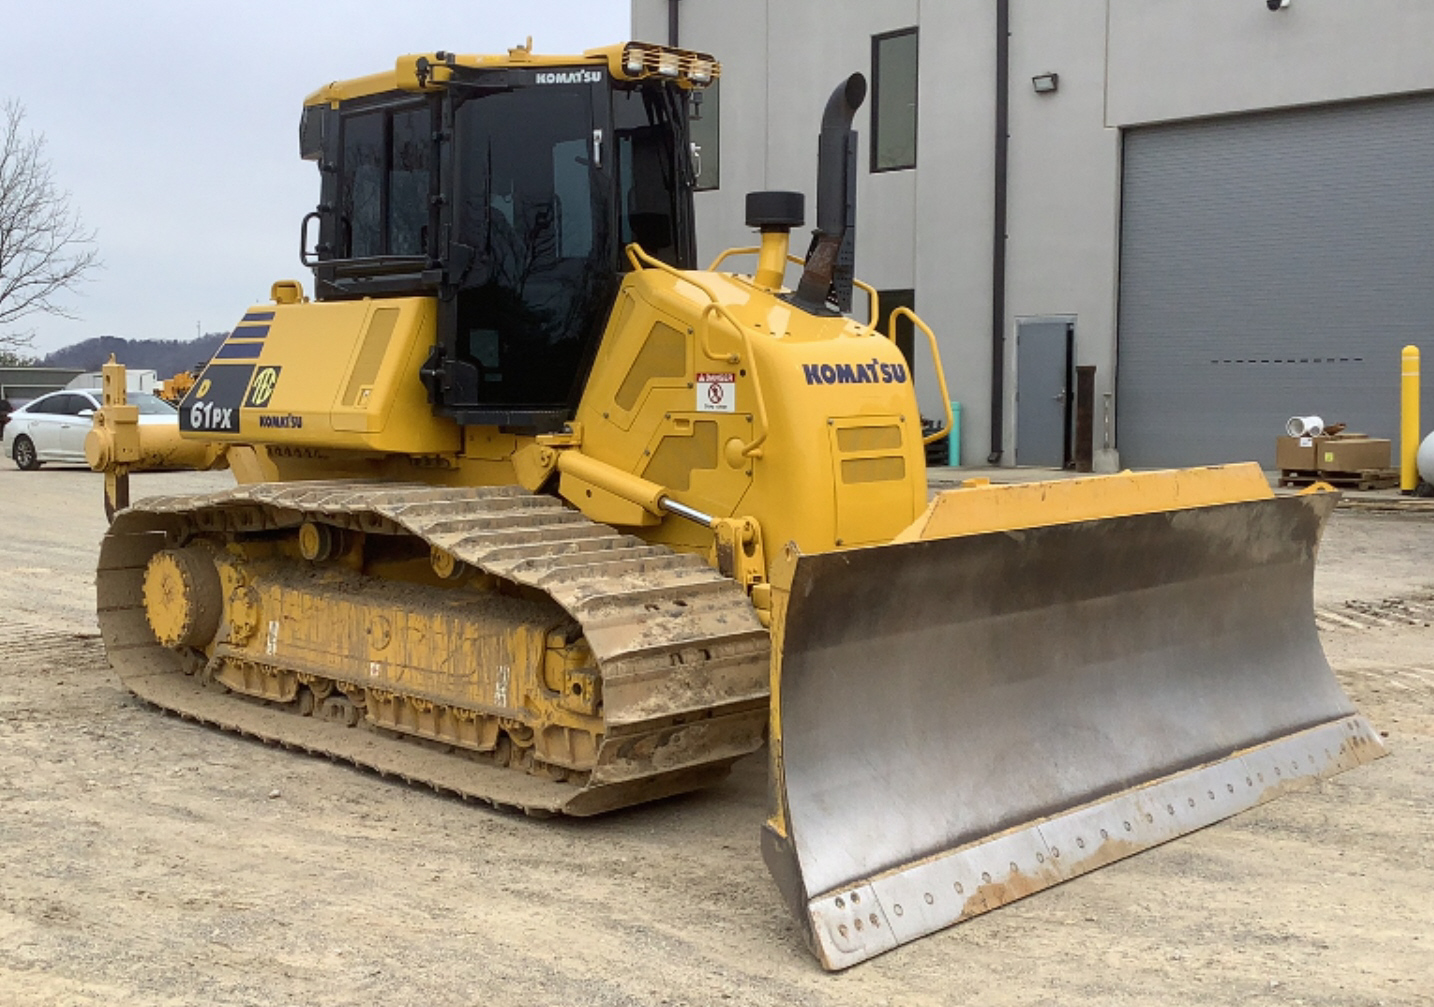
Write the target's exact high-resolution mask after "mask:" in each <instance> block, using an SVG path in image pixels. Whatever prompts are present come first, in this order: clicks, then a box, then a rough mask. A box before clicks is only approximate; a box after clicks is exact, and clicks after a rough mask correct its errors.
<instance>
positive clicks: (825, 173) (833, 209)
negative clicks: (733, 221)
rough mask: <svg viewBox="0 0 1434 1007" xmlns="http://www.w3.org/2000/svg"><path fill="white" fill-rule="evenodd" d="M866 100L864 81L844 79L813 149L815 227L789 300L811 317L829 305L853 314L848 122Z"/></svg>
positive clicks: (852, 143)
mask: <svg viewBox="0 0 1434 1007" xmlns="http://www.w3.org/2000/svg"><path fill="white" fill-rule="evenodd" d="M865 100H866V78H865V77H863V76H862V75H861V74H859V73H854V74H852V75H851V76H850V77H848V78H847V79H846V80H845V81H844V82H843V83H842V84H841V85H840V86H838V87H837V89H836V90H835V91H833V92H832V95H831V97H830V98H828V99H827V107H826V111H825V112H823V113H822V132H821V137H820V139H819V140H818V147H817V229H816V230H815V231H814V232H812V245H811V248H810V249H808V251H807V261H806V268H805V269H804V270H803V272H802V279H801V282H800V283H798V284H797V292H796V294H794V295H793V297H792V301H793V303H794V304H796V305H797V306H798V307H800V308H803V309H805V310H806V311H810V312H813V313H817V312H824V311H827V310H829V309H828V306H827V304H828V302H829V301H830V302H832V303H833V304H835V306H836V309H837V311H841V312H845V311H850V310H851V289H852V283H851V280H852V274H853V272H854V269H853V261H854V259H855V256H856V131H855V130H854V129H852V126H851V123H852V119H853V117H855V115H856V110H857V109H859V108H861V103H862V102H863V101H865Z"/></svg>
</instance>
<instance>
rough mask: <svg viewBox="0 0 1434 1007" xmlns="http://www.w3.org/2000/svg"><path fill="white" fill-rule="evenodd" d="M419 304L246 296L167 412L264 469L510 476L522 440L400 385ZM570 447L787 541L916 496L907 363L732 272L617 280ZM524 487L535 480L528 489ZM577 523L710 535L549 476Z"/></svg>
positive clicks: (452, 481) (820, 544)
mask: <svg viewBox="0 0 1434 1007" xmlns="http://www.w3.org/2000/svg"><path fill="white" fill-rule="evenodd" d="M433 317H434V307H433V302H432V301H431V300H430V299H425V298H384V299H364V300H359V301H346V302H329V303H297V304H267V305H253V306H251V307H250V308H249V310H248V311H247V312H245V315H244V320H243V321H241V322H240V323H239V324H238V325H237V326H235V328H234V330H233V331H232V333H231V334H230V336H229V337H228V339H227V340H226V341H225V342H224V343H223V344H222V345H221V346H220V348H219V350H218V352H217V354H216V356H215V359H214V360H213V361H211V362H210V364H209V366H208V367H207V368H206V369H205V370H204V372H203V374H202V375H201V376H200V378H199V379H198V381H197V382H196V384H195V386H194V388H193V389H192V390H191V392H190V394H189V395H188V396H186V397H185V399H184V401H183V402H182V403H181V406H180V408H181V423H182V424H183V426H184V429H185V434H186V436H187V437H192V438H194V439H202V440H204V441H206V442H215V443H232V444H246V445H257V446H259V447H261V448H262V449H263V451H264V453H265V454H266V455H267V458H268V460H269V463H270V464H271V465H272V468H273V472H274V473H275V474H276V475H277V477H278V478H280V479H285V480H293V479H302V478H317V477H328V476H333V475H338V474H349V475H371V476H381V475H392V474H393V473H395V472H396V471H397V472H400V473H402V474H404V475H405V476H406V477H407V478H412V479H417V480H420V481H425V482H432V483H435V484H440V485H468V486H474V485H511V484H514V483H518V482H520V479H519V477H518V475H517V472H516V470H515V467H514V459H515V457H517V456H518V454H519V449H520V448H524V447H527V446H529V445H531V444H534V443H535V442H536V441H537V440H539V438H535V437H531V436H517V435H513V434H508V433H504V432H502V431H500V430H499V429H498V428H496V427H467V428H463V427H459V426H458V425H457V424H455V423H454V422H453V421H452V420H448V419H445V418H443V417H439V416H435V415H434V413H433V410H432V409H431V407H430V406H429V404H428V401H427V399H426V398H425V396H424V390H423V387H422V385H421V384H419V382H418V381H417V380H416V378H415V375H416V374H417V371H418V368H419V365H420V364H421V363H422V362H423V360H424V358H425V356H426V355H427V354H428V352H429V350H430V349H431V347H432V345H433V341H434V332H433ZM573 428H574V429H575V430H577V431H580V439H579V438H578V437H577V436H575V437H572V438H561V437H559V438H547V440H553V441H561V440H565V439H566V440H570V441H573V442H574V443H572V444H571V446H570V447H565V448H563V450H573V451H578V452H580V453H581V454H583V455H584V456H586V457H588V458H591V459H593V460H595V461H597V462H600V463H602V464H604V465H606V466H610V467H612V468H613V469H616V470H619V471H620V472H622V473H626V474H630V475H632V476H636V477H639V478H641V479H645V480H648V481H649V482H651V483H654V484H656V485H658V486H660V487H663V488H664V489H665V490H666V491H667V492H666V495H667V496H669V497H670V498H671V499H673V500H676V501H678V502H680V503H682V504H685V505H688V506H690V507H693V508H696V509H697V510H700V511H702V512H704V513H707V514H710V515H712V516H714V517H722V518H729V517H735V516H739V515H741V516H747V517H750V518H752V519H753V520H755V521H756V522H757V523H758V524H759V525H760V526H761V528H762V535H763V537H764V538H765V539H767V540H770V541H778V542H786V541H792V542H796V543H797V544H798V546H799V547H800V548H801V549H803V550H804V551H810V552H824V551H828V550H830V549H833V548H838V547H841V546H852V545H863V544H871V543H876V542H884V541H889V540H890V539H892V538H893V537H894V536H895V535H896V534H897V533H898V532H900V531H901V530H902V529H903V528H905V527H906V526H907V525H909V524H911V522H912V521H914V520H915V519H916V517H917V515H919V514H920V513H921V512H922V511H923V510H924V509H925V506H926V464H925V459H924V455H923V448H922V431H921V418H920V412H919V409H918V406H917V403H916V395H915V391H914V388H913V381H912V376H911V373H910V368H909V365H908V364H907V362H906V360H905V358H904V357H903V356H902V355H901V352H900V351H899V350H898V349H897V348H896V345H895V343H893V342H892V341H891V340H890V339H888V338H886V337H885V336H884V335H882V334H881V333H879V332H877V331H876V330H874V329H873V328H872V327H871V326H869V325H864V324H861V323H859V322H857V321H854V320H852V319H850V318H845V317H841V316H827V317H821V316H814V315H811V314H809V313H807V312H804V311H801V310H799V309H797V308H794V307H792V306H791V305H790V304H788V303H786V302H785V301H783V300H781V299H780V298H779V297H778V296H777V292H774V291H771V290H764V289H762V288H759V287H757V286H756V285H755V284H754V283H753V282H752V281H751V280H750V279H747V278H745V277H741V276H736V275H732V274H725V273H716V272H691V273H688V274H686V275H685V276H684V275H678V274H677V273H676V271H670V270H667V269H663V268H660V267H654V268H644V269H640V270H635V271H633V272H632V273H630V274H629V275H628V276H627V278H626V279H625V280H624V282H623V285H622V288H621V292H620V293H619V295H618V300H617V305H616V307H615V308H614V310H613V313H612V317H611V319H610V321H609V323H608V326H607V330H606V333H605V334H604V336H603V340H602V343H601V345H600V347H599V350H598V355H597V359H596V361H595V363H594V365H593V371H592V377H591V378H590V380H589V382H588V385H587V387H586V389H585V392H584V395H583V399H582V401H581V403H580V405H579V407H578V409H577V412H576V416H575V421H574V423H573ZM532 488H536V487H532ZM558 491H559V493H560V494H561V495H562V496H563V497H564V498H565V499H567V500H568V501H569V502H570V503H572V504H573V505H574V506H575V507H577V508H578V509H579V510H581V511H583V512H584V513H585V514H588V515H589V516H590V517H592V518H593V519H594V520H597V521H601V522H604V523H608V524H617V525H628V526H633V527H635V528H637V529H639V530H638V531H637V534H640V535H642V536H643V537H645V538H649V539H651V540H652V541H658V542H663V543H664V544H667V545H670V546H672V547H674V548H678V549H686V550H696V551H702V552H705V551H707V550H708V549H709V548H710V547H711V545H712V540H713V533H712V531H711V530H710V529H707V528H703V527H701V526H699V525H696V524H692V523H691V522H685V521H676V520H671V519H663V518H660V517H658V516H657V515H654V514H652V513H650V512H648V511H646V510H644V509H643V507H642V506H640V505H639V504H638V503H636V502H634V501H633V500H631V499H625V498H623V497H622V496H619V495H617V494H614V493H612V492H611V491H609V490H606V489H603V488H602V487H599V486H596V485H594V484H593V483H592V482H590V481H587V480H584V479H583V478H581V477H580V476H577V475H572V474H569V473H566V472H565V473H562V474H561V476H560V477H559V479H558Z"/></svg>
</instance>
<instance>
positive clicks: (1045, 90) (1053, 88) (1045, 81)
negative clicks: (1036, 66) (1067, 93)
mask: <svg viewBox="0 0 1434 1007" xmlns="http://www.w3.org/2000/svg"><path fill="white" fill-rule="evenodd" d="M1031 86H1032V87H1034V88H1035V89H1036V94H1055V93H1056V92H1057V91H1059V90H1060V88H1061V75H1060V74H1058V73H1038V74H1036V75H1035V76H1034V77H1032V78H1031Z"/></svg>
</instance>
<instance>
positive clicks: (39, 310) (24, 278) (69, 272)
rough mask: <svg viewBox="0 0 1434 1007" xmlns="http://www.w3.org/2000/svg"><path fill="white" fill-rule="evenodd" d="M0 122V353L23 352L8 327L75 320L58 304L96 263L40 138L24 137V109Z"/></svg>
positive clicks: (91, 239)
mask: <svg viewBox="0 0 1434 1007" xmlns="http://www.w3.org/2000/svg"><path fill="white" fill-rule="evenodd" d="M3 117H4V122H3V123H0V129H2V130H3V135H0V350H10V351H12V352H13V351H15V350H17V349H20V348H22V347H25V346H28V345H29V344H30V340H31V338H32V337H33V333H31V332H27V331H15V330H14V326H15V325H16V324H17V323H18V322H20V321H22V320H23V319H25V318H28V317H30V316H31V315H37V314H38V315H57V316H59V317H61V318H73V317H74V316H73V315H72V314H71V313H70V312H69V310H68V309H67V308H66V307H65V305H64V304H63V302H62V300H61V298H62V297H63V295H65V294H67V293H68V294H73V293H75V291H76V288H78V286H79V284H80V282H81V281H82V280H83V279H84V276H85V274H86V273H87V272H89V271H90V270H91V269H93V268H94V267H95V266H97V265H98V264H99V259H98V257H97V255H96V252H95V233H94V232H93V231H91V230H88V229H87V228H86V227H85V226H84V224H83V223H81V221H80V217H79V214H77V213H76V212H75V211H74V210H73V209H72V208H71V206H70V194H69V193H68V192H65V191H64V190H63V189H59V188H57V187H56V186H55V180H54V177H53V175H52V173H51V170H50V162H49V161H48V160H47V159H46V158H45V138H44V137H43V136H41V135H38V134H35V133H28V132H24V131H23V129H22V127H23V126H24V123H25V109H24V108H23V107H22V106H21V105H20V103H19V102H15V101H9V102H6V103H5V105H4V109H3Z"/></svg>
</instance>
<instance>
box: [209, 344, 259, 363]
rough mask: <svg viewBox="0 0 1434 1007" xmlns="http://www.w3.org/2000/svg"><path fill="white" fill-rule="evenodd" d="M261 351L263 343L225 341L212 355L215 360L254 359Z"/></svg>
mask: <svg viewBox="0 0 1434 1007" xmlns="http://www.w3.org/2000/svg"><path fill="white" fill-rule="evenodd" d="M263 352H264V344H263V343H225V344H224V345H223V346H221V347H219V352H218V353H216V354H214V357H215V359H216V360H254V359H256V358H258V356H259V354H261V353H263Z"/></svg>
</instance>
